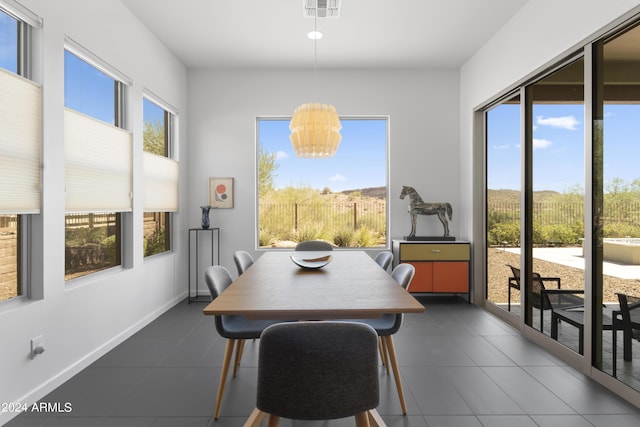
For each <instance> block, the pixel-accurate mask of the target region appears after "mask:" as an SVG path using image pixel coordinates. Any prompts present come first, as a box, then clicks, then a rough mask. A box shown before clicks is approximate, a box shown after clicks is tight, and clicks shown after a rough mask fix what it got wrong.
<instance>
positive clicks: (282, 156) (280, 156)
mask: <svg viewBox="0 0 640 427" xmlns="http://www.w3.org/2000/svg"><path fill="white" fill-rule="evenodd" d="M287 157H289V155H288V154H287V153H286V152H285V151H278V152H276V160H282V159H286V158H287Z"/></svg>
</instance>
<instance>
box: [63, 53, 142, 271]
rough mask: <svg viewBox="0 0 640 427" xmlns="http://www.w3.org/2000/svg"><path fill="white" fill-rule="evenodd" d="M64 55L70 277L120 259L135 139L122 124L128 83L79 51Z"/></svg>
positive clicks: (99, 268) (67, 259)
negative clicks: (123, 215) (122, 223)
mask: <svg viewBox="0 0 640 427" xmlns="http://www.w3.org/2000/svg"><path fill="white" fill-rule="evenodd" d="M74 50H78V49H74ZM64 55H65V74H64V75H65V91H64V93H65V107H67V108H66V110H65V187H66V203H65V205H66V211H67V215H66V217H65V279H67V280H68V279H72V278H76V277H79V276H83V275H86V274H90V273H93V272H96V271H100V270H104V269H107V268H110V267H114V266H117V265H121V246H122V244H121V234H122V233H121V229H122V227H121V221H122V218H121V216H122V212H127V211H130V210H131V195H132V194H131V192H132V178H131V164H132V160H131V159H132V153H131V147H132V139H131V134H130V133H128V132H126V131H124V130H123V129H122V127H123V122H124V120H123V117H124V112H123V105H124V102H123V99H124V96H123V92H124V86H125V85H124V83H123V82H122V81H120V80H118V79H117V78H115V77H114V76H113V75H111V74H108V73H107V71H106V70H105V67H104V66H101V67H100V69H99V68H98V65H97V64H96V63H95V61H90V60H85V59H83V58H81V57H80V56H79V54H76V52H71V51H70V50H65V53H64ZM101 65H102V64H101Z"/></svg>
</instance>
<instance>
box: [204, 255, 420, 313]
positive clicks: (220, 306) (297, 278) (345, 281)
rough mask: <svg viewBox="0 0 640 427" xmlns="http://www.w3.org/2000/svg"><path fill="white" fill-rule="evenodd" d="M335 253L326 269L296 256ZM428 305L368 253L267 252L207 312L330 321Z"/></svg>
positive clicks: (407, 310)
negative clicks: (296, 261)
mask: <svg viewBox="0 0 640 427" xmlns="http://www.w3.org/2000/svg"><path fill="white" fill-rule="evenodd" d="M327 254H331V255H332V256H333V260H332V261H331V262H330V263H329V264H328V265H326V266H325V267H323V268H321V269H315V270H309V269H302V268H300V267H298V266H297V265H296V264H294V263H293V261H291V255H295V256H298V257H301V256H304V257H305V258H317V257H321V256H323V255H327ZM423 311H424V306H423V305H422V304H420V303H419V302H418V301H417V300H416V299H415V298H414V297H413V296H412V295H411V294H409V293H408V292H407V291H406V290H405V289H403V288H402V287H401V286H400V285H399V284H398V283H397V282H396V281H395V280H394V279H393V278H392V277H391V276H390V275H389V274H388V273H387V272H386V271H384V270H382V268H380V267H379V266H378V264H376V262H375V261H374V260H373V259H372V258H371V257H370V256H369V255H367V254H366V253H365V252H364V251H332V252H314V251H308V252H307V251H305V252H301V251H299V252H289V251H286V252H283V251H277V252H276V251H274V252H267V253H265V254H263V255H262V256H261V257H260V258H258V259H257V260H256V261H255V263H254V264H253V265H252V266H251V267H250V268H249V269H248V270H247V271H246V272H245V273H244V274H242V275H241V276H240V277H238V278H237V279H236V280H235V281H234V282H233V283H232V284H231V285H230V286H229V287H228V288H227V289H226V290H225V291H224V292H223V293H222V294H221V295H220V296H219V297H217V298H216V299H215V300H213V301H212V302H211V303H210V304H209V305H208V306H207V307H205V309H204V310H203V312H204V314H206V315H234V314H235V315H243V316H246V317H248V318H252V319H277V320H325V319H347V318H376V317H379V316H380V315H382V314H383V313H420V312H423Z"/></svg>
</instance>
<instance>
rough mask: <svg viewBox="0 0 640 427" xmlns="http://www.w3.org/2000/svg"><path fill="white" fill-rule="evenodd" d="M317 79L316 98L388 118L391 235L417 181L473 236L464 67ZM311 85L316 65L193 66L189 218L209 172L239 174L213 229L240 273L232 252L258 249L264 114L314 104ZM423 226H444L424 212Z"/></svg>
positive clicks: (203, 196) (456, 231)
mask: <svg viewBox="0 0 640 427" xmlns="http://www.w3.org/2000/svg"><path fill="white" fill-rule="evenodd" d="M317 82H318V83H317V84H318V90H317V93H318V94H319V95H318V99H317V101H318V102H325V103H331V104H333V105H334V106H335V107H336V109H337V110H338V114H340V115H344V116H349V115H368V114H369V115H388V116H389V117H390V128H391V153H390V176H391V195H390V197H391V200H390V206H391V225H390V230H389V233H388V234H389V236H392V237H395V238H397V237H401V236H403V235H406V234H408V232H409V230H410V222H409V216H408V213H407V205H408V201H407V200H406V199H405V200H400V199H399V195H400V191H401V187H402V185H411V186H414V187H415V188H416V189H417V190H418V192H419V193H420V194H421V195H422V197H423V199H425V200H427V201H448V202H451V203H452V205H453V209H454V220H453V222H452V224H451V234H452V235H455V236H457V237H458V238H459V239H464V238H467V237H468V236H466V235H463V234H460V223H461V222H462V219H463V218H464V217H465V213H464V212H462V211H461V210H460V205H461V203H460V194H459V188H460V181H459V174H458V173H457V170H458V169H459V162H460V160H459V159H460V152H459V144H458V140H459V139H458V138H459V133H458V123H459V122H458V100H459V98H458V72H457V71H456V70H318V79H317ZM313 87H314V85H313V70H310V69H308V70H272V69H270V70H246V69H245V70H190V71H189V113H190V114H189V143H190V149H189V176H188V186H189V189H190V191H189V202H188V204H189V224H190V225H191V226H197V225H198V224H199V221H200V219H199V218H200V211H199V206H200V205H202V204H205V203H207V201H208V195H207V194H208V193H207V190H208V187H207V185H208V178H209V177H213V176H220V177H234V178H235V208H234V209H220V210H212V211H211V212H212V214H211V218H212V226H214V227H220V228H221V235H222V253H223V257H222V264H223V265H226V266H227V267H228V268H230V269H231V271H232V272H234V273H235V267H233V261H232V259H231V256H232V253H233V251H235V250H237V249H244V250H248V251H251V252H253V251H254V249H255V241H256V238H255V235H256V230H255V204H256V195H255V194H256V192H255V188H256V178H255V176H256V175H255V121H256V117H264V116H290V115H291V114H292V113H293V110H294V109H295V107H297V106H298V105H299V104H302V103H304V102H311V101H316V100H315V99H311V98H312V97H313V96H314V89H313ZM343 144H344V141H343ZM318 161H322V160H318ZM418 232H419V234H435V235H440V234H441V233H442V225H441V224H440V222H439V221H438V220H437V219H436V218H435V217H429V218H424V219H423V218H421V222H420V223H419V224H418Z"/></svg>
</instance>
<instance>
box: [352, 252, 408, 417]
mask: <svg viewBox="0 0 640 427" xmlns="http://www.w3.org/2000/svg"><path fill="white" fill-rule="evenodd" d="M415 271H416V270H415V267H414V266H413V265H411V264H398V265H397V266H396V267H395V268H394V269H393V271H392V272H391V276H392V277H393V278H394V279H395V280H396V282H398V283H399V284H400V286H402V287H403V288H404V289H407V288H408V287H409V284H411V280H412V279H413V276H414V275H415ZM402 319H403V314H402V313H389V314H383V315H382V316H381V317H379V318H377V319H361V320H358V321H359V322H361V323H365V324H367V325H369V326H371V327H372V328H373V329H375V331H376V333H377V334H378V337H379V338H380V358H381V359H382V362H383V363H384V364H385V367H386V369H387V373H388V372H389V365H391V370H392V371H393V377H394V380H395V382H396V389H397V390H398V398H399V399H400V406H401V407H402V413H403V414H406V413H407V405H406V403H405V399H404V391H403V389H402V382H401V380H400V370H399V368H398V360H397V358H396V350H395V346H394V344H393V335H394V334H395V333H396V332H398V330H400V326H402Z"/></svg>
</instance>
